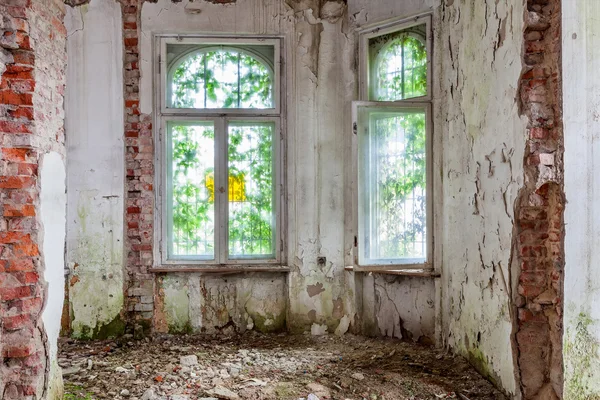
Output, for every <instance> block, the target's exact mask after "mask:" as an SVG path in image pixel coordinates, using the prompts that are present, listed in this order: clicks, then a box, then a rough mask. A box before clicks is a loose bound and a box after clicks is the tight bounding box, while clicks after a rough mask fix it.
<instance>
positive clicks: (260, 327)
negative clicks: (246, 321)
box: [249, 312, 286, 333]
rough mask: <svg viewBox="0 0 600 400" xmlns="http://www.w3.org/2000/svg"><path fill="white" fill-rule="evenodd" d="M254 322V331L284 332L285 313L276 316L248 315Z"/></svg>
mask: <svg viewBox="0 0 600 400" xmlns="http://www.w3.org/2000/svg"><path fill="white" fill-rule="evenodd" d="M249 315H250V317H251V318H252V320H253V321H254V329H256V330H257V331H259V332H262V333H274V332H283V331H285V328H286V326H285V312H282V313H280V314H278V315H271V314H267V315H262V314H258V313H249Z"/></svg>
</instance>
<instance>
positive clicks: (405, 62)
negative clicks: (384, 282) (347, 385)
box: [367, 26, 427, 259]
mask: <svg viewBox="0 0 600 400" xmlns="http://www.w3.org/2000/svg"><path fill="white" fill-rule="evenodd" d="M424 29H425V27H424V26H420V27H415V28H411V30H412V31H411V30H407V31H400V32H395V33H391V34H387V35H383V36H380V37H376V38H374V39H372V40H371V42H370V49H371V50H370V51H371V63H372V65H371V69H372V71H373V75H372V78H373V79H374V80H373V82H372V84H373V88H372V89H373V91H372V96H373V97H372V98H373V100H376V101H398V100H405V99H410V98H414V97H420V96H425V95H426V94H427V49H426V46H425V42H424V40H420V39H417V38H416V37H417V36H418V37H420V36H421V35H422V34H424ZM409 31H410V32H409ZM399 106H401V105H399ZM425 125H426V124H425V114H424V113H423V112H398V113H395V114H393V115H389V114H388V115H385V116H382V115H377V113H375V114H371V117H370V129H369V132H370V136H371V138H370V141H371V146H373V148H374V149H375V154H373V155H374V157H373V158H371V161H370V164H369V173H370V174H371V177H372V179H373V181H372V182H373V185H374V186H371V188H370V190H371V191H372V193H369V194H368V197H369V198H370V202H372V204H374V208H373V209H372V211H371V212H372V213H374V214H371V215H370V219H371V220H372V225H371V229H372V231H371V232H370V237H371V239H370V244H369V248H370V250H369V253H370V254H367V258H381V259H401V258H425V257H426V229H427V217H426V213H427V201H426V176H427V167H426V166H427V163H426V148H427V146H426V127H425Z"/></svg>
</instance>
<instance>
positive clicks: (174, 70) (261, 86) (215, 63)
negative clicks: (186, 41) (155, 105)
mask: <svg viewBox="0 0 600 400" xmlns="http://www.w3.org/2000/svg"><path fill="white" fill-rule="evenodd" d="M273 86H274V80H273V66H272V65H269V63H268V62H267V61H266V60H265V59H264V58H263V57H261V56H260V55H259V54H253V53H252V52H250V51H248V50H244V49H240V48H236V47H219V48H215V47H209V48H204V49H200V50H195V51H192V52H190V53H188V54H185V55H183V56H182V57H179V58H178V59H177V60H176V62H175V63H173V66H172V67H171V69H170V73H169V83H168V89H169V93H168V101H169V105H170V107H173V108H259V109H263V108H272V107H273Z"/></svg>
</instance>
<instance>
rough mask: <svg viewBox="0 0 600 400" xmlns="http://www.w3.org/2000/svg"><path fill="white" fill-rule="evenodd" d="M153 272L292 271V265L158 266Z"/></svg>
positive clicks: (232, 272)
mask: <svg viewBox="0 0 600 400" xmlns="http://www.w3.org/2000/svg"><path fill="white" fill-rule="evenodd" d="M149 272H151V273H169V272H199V273H203V274H239V273H244V272H284V273H285V272H290V267H288V266H281V265H246V266H242V265H231V266H225V265H216V266H175V265H174V266H172V267H166V266H156V267H153V268H150V270H149Z"/></svg>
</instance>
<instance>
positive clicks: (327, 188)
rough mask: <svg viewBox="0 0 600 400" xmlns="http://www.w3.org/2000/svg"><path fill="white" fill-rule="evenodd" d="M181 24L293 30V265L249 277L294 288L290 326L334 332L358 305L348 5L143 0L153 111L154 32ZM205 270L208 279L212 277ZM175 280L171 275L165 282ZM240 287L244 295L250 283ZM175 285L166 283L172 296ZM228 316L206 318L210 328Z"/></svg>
mask: <svg viewBox="0 0 600 400" xmlns="http://www.w3.org/2000/svg"><path fill="white" fill-rule="evenodd" d="M313 3H314V4H313ZM173 31H177V32H196V33H197V32H207V33H211V34H215V33H218V32H224V33H254V34H276V35H282V36H284V37H285V44H286V47H285V53H284V54H285V69H284V77H285V86H284V94H285V104H284V105H287V108H284V110H287V112H284V117H285V119H284V120H283V121H284V126H285V127H286V128H285V130H284V134H285V136H286V139H287V146H288V152H287V186H288V191H289V192H288V198H287V202H286V205H287V215H288V218H287V242H288V248H289V251H288V256H287V258H288V264H289V266H290V267H291V269H292V271H291V272H290V273H289V275H288V276H287V277H286V276H285V275H283V274H282V275H280V276H275V277H273V276H268V277H266V278H263V277H262V276H261V275H257V276H253V277H251V278H247V279H252V281H253V286H254V288H253V290H254V291H255V292H258V291H259V290H261V287H269V285H271V284H272V281H273V280H275V282H277V283H276V287H277V288H278V291H279V290H280V289H279V288H286V289H287V290H288V291H289V302H288V304H289V308H288V309H287V325H288V328H290V329H291V330H292V331H297V330H304V329H306V328H307V327H310V326H311V324H313V323H315V324H317V325H322V326H327V328H328V329H329V331H330V332H333V331H335V330H336V329H337V327H338V325H339V323H340V320H341V319H342V318H343V317H344V316H346V319H345V321H349V320H351V319H353V318H354V312H353V304H352V303H351V302H350V301H348V297H347V296H346V292H347V289H346V285H345V276H344V274H345V273H344V256H343V255H344V250H343V249H344V236H343V234H340V233H341V232H343V231H344V193H343V190H344V186H343V179H344V178H343V177H344V162H345V161H344V157H343V152H340V151H339V143H342V142H343V138H344V136H345V135H346V134H347V133H348V132H350V131H349V127H350V115H349V112H350V107H349V104H350V101H351V100H352V99H353V96H354V72H353V68H354V48H353V39H352V37H351V35H349V34H348V32H347V26H346V24H345V5H344V4H343V3H342V2H337V1H333V2H327V4H324V5H323V7H322V8H319V6H318V5H317V2H296V1H287V2H286V1H283V0H271V1H257V0H254V1H244V2H238V3H235V4H230V5H226V6H224V5H218V4H210V3H206V2H193V3H192V2H186V1H183V2H181V3H172V2H171V1H169V0H161V1H158V2H157V3H156V4H153V3H148V2H147V3H145V4H144V5H143V8H142V16H141V32H142V35H141V37H140V49H141V60H140V68H141V72H140V74H141V85H140V92H141V93H140V109H141V113H142V114H143V115H145V114H150V113H152V90H153V89H152V85H153V81H152V75H151V71H152V63H151V62H152V58H151V33H152V32H173ZM319 257H324V261H323V262H322V263H318V262H317V259H318V258H319ZM190 279H191V278H190ZM194 279H195V278H194ZM204 279H205V278H204V277H202V278H201V283H200V284H202V285H204V284H206V282H209V281H204ZM286 279H287V281H286ZM169 280H170V278H169V277H168V276H167V277H166V278H164V280H163V285H165V284H166V283H165V282H166V281H169ZM219 282H220V281H219V280H218V279H213V280H211V281H210V284H211V285H213V286H212V290H213V291H216V292H217V293H218V294H219V296H227V293H228V292H229V291H230V290H231V282H239V285H241V284H242V283H243V282H244V279H242V277H241V276H240V277H235V278H234V279H233V280H230V281H228V282H227V283H225V282H222V284H219ZM235 290H236V292H237V293H238V296H241V297H242V298H243V297H244V291H245V290H246V289H245V288H244V287H241V286H240V287H237V288H236V289H235ZM169 293H170V291H169V290H165V293H164V295H165V296H166V298H165V302H166V303H169ZM217 297H218V296H217ZM159 298H160V296H159ZM205 300H206V299H205ZM278 304H283V303H278ZM191 306H192V305H191ZM193 306H194V307H197V305H193ZM156 307H157V308H158V307H159V305H158V304H157V305H156ZM165 311H168V309H166V310H165ZM280 311H283V310H280ZM159 314H160V313H159ZM280 317H281V316H280V315H277V316H274V319H275V320H280ZM236 318H237V317H236ZM221 322H222V321H219V320H218V319H215V320H214V321H210V320H209V321H203V323H204V324H205V328H206V329H211V326H218V325H219V324H220V323H221ZM321 329H323V327H321ZM347 329H348V328H347V326H346V327H345V330H347Z"/></svg>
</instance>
